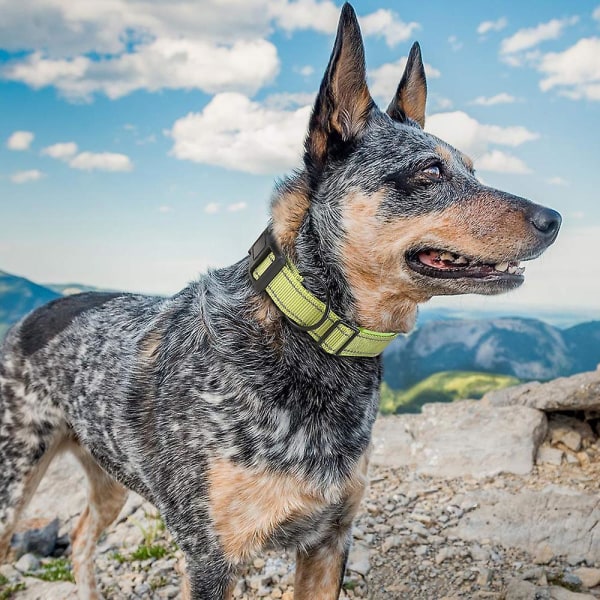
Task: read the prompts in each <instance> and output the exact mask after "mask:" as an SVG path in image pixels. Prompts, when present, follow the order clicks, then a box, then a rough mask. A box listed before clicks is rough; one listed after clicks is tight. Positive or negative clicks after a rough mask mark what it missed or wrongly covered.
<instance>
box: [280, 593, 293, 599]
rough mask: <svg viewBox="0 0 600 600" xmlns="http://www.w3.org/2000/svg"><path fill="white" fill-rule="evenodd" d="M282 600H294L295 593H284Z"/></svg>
mask: <svg viewBox="0 0 600 600" xmlns="http://www.w3.org/2000/svg"><path fill="white" fill-rule="evenodd" d="M281 600H294V592H290V591H288V592H283V596H281Z"/></svg>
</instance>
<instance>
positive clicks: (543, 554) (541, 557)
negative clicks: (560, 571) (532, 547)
mask: <svg viewBox="0 0 600 600" xmlns="http://www.w3.org/2000/svg"><path fill="white" fill-rule="evenodd" d="M553 558H554V552H553V550H552V548H550V546H547V545H545V544H544V545H543V546H538V548H537V550H536V552H535V555H534V557H533V562H534V563H535V564H536V565H547V564H548V563H549V562H551V561H552V559H553Z"/></svg>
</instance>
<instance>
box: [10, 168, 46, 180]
mask: <svg viewBox="0 0 600 600" xmlns="http://www.w3.org/2000/svg"><path fill="white" fill-rule="evenodd" d="M43 176H44V173H42V172H41V171H38V170H37V169H30V170H29V171H17V172H16V173H13V174H12V175H11V176H10V180H11V181H12V182H13V183H27V182H28V181H37V180H38V179H41V178H42V177H43Z"/></svg>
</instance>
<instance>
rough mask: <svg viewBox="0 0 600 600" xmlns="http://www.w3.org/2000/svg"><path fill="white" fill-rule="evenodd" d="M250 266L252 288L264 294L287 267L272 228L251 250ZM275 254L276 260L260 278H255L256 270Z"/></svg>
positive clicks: (261, 235) (266, 231) (261, 236)
mask: <svg viewBox="0 0 600 600" xmlns="http://www.w3.org/2000/svg"><path fill="white" fill-rule="evenodd" d="M248 254H249V255H250V264H249V265H248V271H249V273H250V282H251V283H252V287H253V288H254V289H255V290H256V291H257V292H259V293H260V292H264V290H265V289H266V287H267V286H268V285H269V283H271V281H273V279H274V278H275V277H276V276H277V274H278V273H279V272H280V271H281V270H282V269H283V267H285V264H286V260H285V256H284V255H283V253H282V252H281V250H280V249H279V246H278V245H277V242H276V241H275V238H274V237H273V234H272V233H271V228H270V227H267V229H265V230H264V231H263V232H262V233H261V234H260V236H259V238H258V239H257V240H256V241H255V242H254V244H252V247H251V248H250V250H248ZM269 254H273V256H274V257H275V260H274V261H273V262H272V263H271V264H270V265H269V266H268V267H267V268H266V269H265V271H264V272H263V273H262V274H261V275H259V277H258V278H256V277H255V276H254V271H255V269H256V268H257V267H258V266H259V265H260V264H261V263H262V262H263V261H264V260H265V259H266V258H267V256H269Z"/></svg>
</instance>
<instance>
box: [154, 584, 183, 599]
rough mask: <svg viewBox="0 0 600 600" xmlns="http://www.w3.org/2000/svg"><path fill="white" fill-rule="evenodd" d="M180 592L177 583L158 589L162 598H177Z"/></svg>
mask: <svg viewBox="0 0 600 600" xmlns="http://www.w3.org/2000/svg"><path fill="white" fill-rule="evenodd" d="M178 594H179V588H178V587H177V586H176V585H167V586H165V587H164V588H161V589H160V590H159V591H158V595H159V596H160V597H161V598H175V596H177V595H178Z"/></svg>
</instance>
